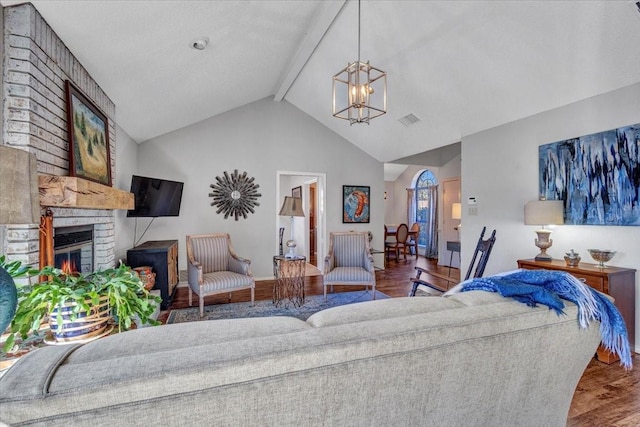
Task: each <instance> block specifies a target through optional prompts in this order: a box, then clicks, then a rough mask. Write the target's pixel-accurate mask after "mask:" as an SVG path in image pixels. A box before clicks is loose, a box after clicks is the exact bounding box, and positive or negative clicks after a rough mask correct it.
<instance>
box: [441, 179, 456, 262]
mask: <svg viewBox="0 0 640 427" xmlns="http://www.w3.org/2000/svg"><path fill="white" fill-rule="evenodd" d="M454 203H460V178H453V179H447V180H445V181H442V216H443V218H442V240H441V245H440V248H441V251H440V253H441V254H442V256H441V257H440V262H439V264H441V265H447V266H449V267H454V268H460V252H458V253H454V252H452V251H450V250H449V249H451V248H452V247H455V245H451V244H447V242H454V243H455V242H458V247H459V242H460V230H459V228H460V221H461V220H460V219H454V215H453V204H454ZM460 213H461V212H460ZM455 216H456V217H457V216H459V215H455Z"/></svg>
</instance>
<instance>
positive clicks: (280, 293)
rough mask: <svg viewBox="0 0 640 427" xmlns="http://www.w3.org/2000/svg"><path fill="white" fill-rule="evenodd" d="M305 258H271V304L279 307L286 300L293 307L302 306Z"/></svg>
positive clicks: (277, 256)
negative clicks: (273, 280) (272, 277)
mask: <svg viewBox="0 0 640 427" xmlns="http://www.w3.org/2000/svg"><path fill="white" fill-rule="evenodd" d="M306 264H307V258H306V257H304V256H300V257H297V258H285V257H284V256H279V255H276V256H274V257H273V275H274V277H275V282H274V283H273V304H274V305H275V306H276V307H279V306H280V305H281V304H282V303H283V301H284V300H285V299H288V300H289V301H290V302H291V304H293V306H294V307H302V305H304V273H305V267H306Z"/></svg>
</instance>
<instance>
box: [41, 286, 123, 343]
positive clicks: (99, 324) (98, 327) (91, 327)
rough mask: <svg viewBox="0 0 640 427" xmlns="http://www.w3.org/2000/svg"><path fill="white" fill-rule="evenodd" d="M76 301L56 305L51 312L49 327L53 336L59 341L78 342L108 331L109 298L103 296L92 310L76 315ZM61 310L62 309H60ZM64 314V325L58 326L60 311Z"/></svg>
mask: <svg viewBox="0 0 640 427" xmlns="http://www.w3.org/2000/svg"><path fill="white" fill-rule="evenodd" d="M76 305H77V304H76V303H66V304H65V305H64V306H63V307H62V308H59V307H56V308H54V309H52V310H51V313H50V314H49V328H50V329H51V335H52V338H53V339H54V340H55V341H56V342H57V343H64V342H77V341H82V340H87V339H91V338H97V337H98V336H102V335H103V334H105V332H106V331H107V328H108V326H109V324H108V322H109V319H111V309H110V307H109V298H108V297H107V296H103V297H101V298H100V303H99V304H98V305H96V306H93V307H92V308H91V310H90V311H80V312H78V313H77V314H75V315H74V313H73V309H74V308H75V307H76ZM60 310H61V311H60ZM59 311H60V312H61V314H62V327H60V328H58V322H57V317H58V312H59Z"/></svg>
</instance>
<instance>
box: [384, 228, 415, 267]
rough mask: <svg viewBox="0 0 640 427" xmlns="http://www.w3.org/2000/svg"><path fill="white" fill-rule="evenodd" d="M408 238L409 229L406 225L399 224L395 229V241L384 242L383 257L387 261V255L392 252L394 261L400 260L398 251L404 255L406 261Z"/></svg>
mask: <svg viewBox="0 0 640 427" xmlns="http://www.w3.org/2000/svg"><path fill="white" fill-rule="evenodd" d="M408 237H409V227H407V224H400V225H398V228H396V235H395V240H394V241H391V242H385V247H384V248H385V257H386V258H387V259H388V258H389V254H390V253H391V252H392V251H393V253H395V256H396V260H398V259H399V258H400V250H402V253H403V255H404V259H407V238H408Z"/></svg>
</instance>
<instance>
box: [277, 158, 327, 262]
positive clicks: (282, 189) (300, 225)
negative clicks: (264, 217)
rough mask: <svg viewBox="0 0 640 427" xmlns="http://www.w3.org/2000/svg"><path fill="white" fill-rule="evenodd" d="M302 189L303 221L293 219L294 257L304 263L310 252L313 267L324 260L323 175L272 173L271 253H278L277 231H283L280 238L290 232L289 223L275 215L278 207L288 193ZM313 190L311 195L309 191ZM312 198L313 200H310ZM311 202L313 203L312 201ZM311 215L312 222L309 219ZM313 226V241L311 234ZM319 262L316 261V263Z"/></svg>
mask: <svg viewBox="0 0 640 427" xmlns="http://www.w3.org/2000/svg"><path fill="white" fill-rule="evenodd" d="M298 186H302V188H303V190H302V206H303V211H304V213H305V217H304V219H303V218H297V219H296V221H295V224H294V227H295V229H294V233H295V240H296V244H297V253H298V255H304V256H305V257H307V262H309V261H310V260H311V259H312V253H311V250H312V249H311V248H313V255H314V258H315V260H316V264H314V267H317V264H318V263H319V262H320V261H321V260H323V259H324V256H325V253H326V236H325V234H326V231H325V230H326V212H325V211H324V207H325V206H326V196H325V186H326V174H324V173H319V172H291V171H277V172H276V188H277V191H276V212H275V214H276V227H275V230H274V236H275V239H274V240H275V247H276V250H275V252H274V253H278V250H279V243H280V228H281V227H283V228H285V232H284V235H285V236H288V235H289V233H290V230H291V224H290V220H289V219H288V218H284V217H282V216H279V215H278V212H279V210H280V206H281V205H282V201H283V200H284V197H285V196H290V195H291V194H292V193H291V191H292V189H293V188H296V187H298ZM312 188H313V191H312V190H311V189H312ZM311 194H313V197H312V196H311ZM312 198H313V200H312ZM311 213H313V218H312V217H311ZM311 224H313V230H314V232H313V241H312V238H311V230H312V225H311ZM285 240H286V238H285ZM318 260H320V261H318Z"/></svg>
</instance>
